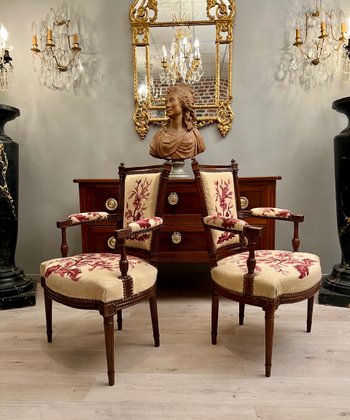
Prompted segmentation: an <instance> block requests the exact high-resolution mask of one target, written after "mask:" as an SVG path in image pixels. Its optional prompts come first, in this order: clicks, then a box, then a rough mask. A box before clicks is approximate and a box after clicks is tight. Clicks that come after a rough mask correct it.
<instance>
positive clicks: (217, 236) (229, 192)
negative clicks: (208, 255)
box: [201, 172, 239, 249]
mask: <svg viewBox="0 0 350 420" xmlns="http://www.w3.org/2000/svg"><path fill="white" fill-rule="evenodd" d="M201 179H202V185H203V190H204V198H205V202H206V205H207V210H208V214H209V215H212V216H214V215H215V216H224V217H232V218H234V219H237V207H236V200H235V195H234V183H233V175H232V174H231V173H228V172H215V173H212V172H201ZM211 233H212V237H213V241H214V246H215V248H216V249H218V248H220V247H222V246H226V245H231V244H235V243H239V235H235V234H233V233H230V232H221V231H218V230H216V231H215V230H212V231H211Z"/></svg>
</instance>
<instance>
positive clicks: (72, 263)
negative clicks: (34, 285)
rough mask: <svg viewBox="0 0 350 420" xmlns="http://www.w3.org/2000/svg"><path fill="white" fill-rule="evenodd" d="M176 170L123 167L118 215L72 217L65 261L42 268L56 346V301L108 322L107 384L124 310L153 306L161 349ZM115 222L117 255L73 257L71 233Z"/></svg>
mask: <svg viewBox="0 0 350 420" xmlns="http://www.w3.org/2000/svg"><path fill="white" fill-rule="evenodd" d="M170 169H171V165H170V163H168V162H166V163H164V165H157V166H148V167H133V168H126V167H125V166H124V164H121V165H120V166H119V199H118V203H119V204H118V208H117V212H116V214H109V213H106V212H89V213H76V214H72V215H71V216H69V217H68V218H67V220H64V221H62V222H58V223H57V227H58V228H60V229H61V236H62V242H61V257H60V258H54V259H51V260H48V261H45V262H43V263H41V266H40V273H41V284H42V287H43V288H44V297H45V312H46V328H47V339H48V341H49V342H51V341H52V300H54V301H56V302H59V303H62V304H63V305H67V306H70V307H73V308H78V309H95V310H97V311H98V312H99V313H100V314H101V315H102V317H103V322H104V335H105V346H106V357H107V370H108V383H109V385H114V377H115V373H114V317H115V316H117V321H118V329H119V330H121V329H122V310H123V309H124V308H127V307H129V306H132V305H135V304H137V303H139V302H141V301H143V300H145V299H148V300H149V305H150V312H151V320H152V328H153V337H154V344H155V346H156V347H158V346H159V327H158V315H157V301H156V279H157V268H156V265H157V260H158V244H159V232H160V227H161V226H162V224H163V219H162V212H163V204H164V197H165V189H166V184H167V181H168V178H169V172H170ZM106 220H113V221H114V222H115V226H116V229H115V231H114V237H115V240H116V249H115V252H111V253H86V254H78V255H74V256H68V245H67V229H68V228H70V227H73V226H80V225H82V224H84V223H101V222H103V221H106Z"/></svg>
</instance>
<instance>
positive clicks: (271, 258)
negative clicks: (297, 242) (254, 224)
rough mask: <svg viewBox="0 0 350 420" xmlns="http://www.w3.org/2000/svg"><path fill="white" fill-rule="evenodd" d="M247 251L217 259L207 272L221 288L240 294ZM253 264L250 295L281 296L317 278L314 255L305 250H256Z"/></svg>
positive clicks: (307, 286) (304, 287) (306, 286)
mask: <svg viewBox="0 0 350 420" xmlns="http://www.w3.org/2000/svg"><path fill="white" fill-rule="evenodd" d="M247 258H248V252H243V253H241V254H235V255H231V256H229V257H226V258H224V259H222V260H221V261H219V262H218V265H217V267H215V268H213V269H212V271H211V276H212V279H213V281H214V282H215V283H217V284H218V285H220V286H221V287H223V288H225V289H228V290H230V291H233V292H237V293H241V294H243V293H244V290H245V288H244V275H245V274H246V273H247V271H248V270H247ZM255 258H256V267H255V277H254V280H253V296H259V297H265V298H269V299H276V298H278V297H279V296H281V295H287V294H295V293H300V292H303V291H305V290H308V289H310V288H312V287H313V286H315V285H316V284H318V283H319V282H320V278H321V275H322V274H321V266H320V260H319V257H318V256H317V255H314V254H309V253H305V252H289V251H277V250H273V251H271V250H260V251H256V252H255Z"/></svg>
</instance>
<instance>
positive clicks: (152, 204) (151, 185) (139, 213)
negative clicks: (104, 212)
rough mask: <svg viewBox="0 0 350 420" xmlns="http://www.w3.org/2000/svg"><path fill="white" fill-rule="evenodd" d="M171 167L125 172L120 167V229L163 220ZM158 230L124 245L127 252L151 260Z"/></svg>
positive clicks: (128, 169) (157, 237) (166, 164)
mask: <svg viewBox="0 0 350 420" xmlns="http://www.w3.org/2000/svg"><path fill="white" fill-rule="evenodd" d="M170 170H171V164H170V163H169V162H165V163H164V164H163V165H153V166H139V167H130V168H126V167H125V166H124V164H120V166H119V203H120V204H121V205H120V206H118V209H117V214H119V217H118V219H119V223H120V227H123V228H125V227H127V225H128V224H129V223H132V222H136V221H138V220H140V219H146V220H147V219H149V218H154V217H162V215H163V207H164V200H165V193H166V186H167V182H168V179H169V173H170ZM159 231H160V230H159V229H158V230H156V231H155V232H145V233H143V234H141V235H137V236H135V237H134V238H133V239H130V240H127V241H126V246H127V248H128V249H129V250H130V249H134V250H140V252H141V254H142V250H143V251H145V252H146V253H149V254H151V256H154V255H155V254H157V252H158V243H159Z"/></svg>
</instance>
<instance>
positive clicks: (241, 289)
mask: <svg viewBox="0 0 350 420" xmlns="http://www.w3.org/2000/svg"><path fill="white" fill-rule="evenodd" d="M192 169H193V172H194V176H195V180H196V185H197V189H198V193H199V195H200V199H201V206H202V215H203V224H204V229H205V234H206V239H207V244H208V251H209V259H210V270H211V278H212V315H211V316H212V320H211V323H212V330H211V335H212V344H216V342H217V325H218V312H219V296H223V297H226V298H228V299H231V300H234V301H237V302H238V303H239V324H240V325H243V322H244V311H245V305H246V304H248V305H253V306H259V307H261V308H262V309H263V310H264V312H265V375H266V376H267V377H269V376H270V375H271V359H272V347H273V335H274V318H275V311H276V310H277V308H278V306H279V305H281V304H283V303H293V302H299V301H302V300H307V325H306V331H307V332H310V331H311V324H312V314H313V304H314V295H315V293H316V292H317V291H318V290H319V287H320V281H321V267H320V260H319V258H318V256H316V255H314V254H310V253H305V252H298V249H299V245H300V240H299V236H298V227H299V223H300V222H302V221H303V219H304V218H303V216H302V215H298V214H293V213H292V212H291V211H289V210H286V209H278V208H255V209H251V210H248V211H242V210H241V208H240V200H239V197H240V194H239V183H238V164H237V162H235V161H234V160H232V161H231V164H230V165H226V166H225V165H200V164H199V163H198V162H197V160H196V159H192ZM248 216H249V217H252V216H253V217H254V218H259V217H260V218H262V217H271V218H274V219H276V220H284V221H289V222H292V223H293V226H294V229H293V230H294V234H293V239H292V245H293V251H292V252H291V251H283V250H257V249H256V246H257V241H258V238H259V236H260V235H261V229H262V228H260V227H256V226H251V225H249V224H248V223H247V222H246V221H245V220H244V218H245V217H248Z"/></svg>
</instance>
